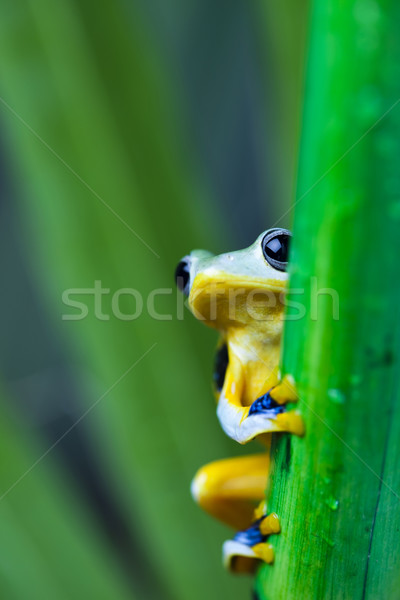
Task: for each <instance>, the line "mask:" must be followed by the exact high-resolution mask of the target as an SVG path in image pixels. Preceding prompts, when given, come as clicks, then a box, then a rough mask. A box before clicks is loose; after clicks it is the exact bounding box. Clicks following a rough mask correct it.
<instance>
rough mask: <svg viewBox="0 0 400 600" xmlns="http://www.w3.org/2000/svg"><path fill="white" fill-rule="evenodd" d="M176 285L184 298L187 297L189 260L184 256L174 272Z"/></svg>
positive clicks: (188, 290)
mask: <svg viewBox="0 0 400 600" xmlns="http://www.w3.org/2000/svg"><path fill="white" fill-rule="evenodd" d="M175 281H176V285H177V287H178V289H179V290H181V292H183V293H184V294H185V296H189V292H190V258H189V257H188V256H186V257H185V258H183V259H182V260H181V262H180V263H178V266H177V267H176V270H175Z"/></svg>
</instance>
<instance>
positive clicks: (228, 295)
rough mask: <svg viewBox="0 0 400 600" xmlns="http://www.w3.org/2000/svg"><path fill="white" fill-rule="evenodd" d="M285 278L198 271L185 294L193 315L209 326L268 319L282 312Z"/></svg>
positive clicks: (216, 326) (217, 326)
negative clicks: (187, 295) (187, 293)
mask: <svg viewBox="0 0 400 600" xmlns="http://www.w3.org/2000/svg"><path fill="white" fill-rule="evenodd" d="M285 291H286V281H285V280H282V279H278V278H277V279H268V280H267V279H263V278H256V277H249V276H245V277H243V276H240V275H232V274H229V273H224V272H219V273H216V272H213V273H212V274H210V275H208V274H206V273H198V274H197V275H196V277H195V279H194V281H193V283H192V286H191V289H190V294H189V306H190V309H191V311H192V312H193V314H194V316H195V317H196V318H197V319H199V320H201V321H205V322H206V324H207V325H210V326H211V327H215V328H220V327H221V326H227V325H234V324H237V325H240V324H245V323H248V322H249V321H263V320H264V321H268V320H271V318H274V315H276V314H278V313H281V312H282V311H283V306H284V299H285Z"/></svg>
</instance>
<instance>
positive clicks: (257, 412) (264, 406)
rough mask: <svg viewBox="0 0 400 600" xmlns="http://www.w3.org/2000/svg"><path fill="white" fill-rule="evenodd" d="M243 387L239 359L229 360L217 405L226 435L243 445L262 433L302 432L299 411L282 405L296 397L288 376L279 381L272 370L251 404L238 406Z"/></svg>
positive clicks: (242, 374)
mask: <svg viewBox="0 0 400 600" xmlns="http://www.w3.org/2000/svg"><path fill="white" fill-rule="evenodd" d="M243 388H244V371H243V367H242V365H241V364H240V361H239V360H237V359H236V360H235V359H233V360H231V361H230V362H229V366H228V368H227V371H226V376H225V382H224V386H223V389H222V391H221V394H220V397H219V400H218V407H217V415H218V418H219V420H220V423H221V426H222V428H223V430H224V431H225V433H226V434H227V435H228V436H229V437H231V438H232V439H234V440H236V441H237V442H239V443H240V444H245V443H247V442H249V441H250V440H252V439H254V438H255V437H257V436H259V435H262V434H263V433H274V432H289V433H294V434H296V435H303V434H304V424H303V420H302V418H301V416H300V414H299V412H298V411H297V410H295V409H291V410H286V407H285V404H287V403H289V402H295V401H296V400H297V395H296V391H295V387H294V382H293V381H292V380H291V379H290V378H289V377H287V376H285V377H284V379H283V380H282V381H281V382H279V380H278V378H277V375H276V373H272V374H271V376H270V378H269V380H268V381H267V382H266V385H265V388H266V389H265V390H263V393H262V394H261V395H260V397H259V398H257V399H256V400H255V401H254V402H253V404H252V405H251V406H243V405H242V401H241V400H242V396H243ZM267 390H268V391H267Z"/></svg>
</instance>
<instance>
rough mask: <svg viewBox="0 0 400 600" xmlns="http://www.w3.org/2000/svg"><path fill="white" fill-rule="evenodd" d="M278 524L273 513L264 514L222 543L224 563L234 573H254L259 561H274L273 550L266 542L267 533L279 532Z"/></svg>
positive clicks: (269, 562)
mask: <svg viewBox="0 0 400 600" xmlns="http://www.w3.org/2000/svg"><path fill="white" fill-rule="evenodd" d="M279 531H280V525H279V519H278V516H277V515H276V514H275V513H272V514H271V515H264V516H263V517H261V518H260V519H258V520H257V521H255V522H254V523H253V524H252V525H250V527H248V528H247V529H245V530H244V531H239V532H238V533H237V534H236V535H235V537H234V538H233V540H228V541H226V542H225V543H224V545H223V550H222V552H223V561H224V565H225V567H226V568H227V569H229V570H230V571H233V572H234V573H254V571H255V569H256V568H257V566H258V565H259V564H260V562H265V563H267V564H271V563H273V562H274V550H273V547H272V545H271V544H269V543H268V542H267V538H268V535H270V534H272V533H279Z"/></svg>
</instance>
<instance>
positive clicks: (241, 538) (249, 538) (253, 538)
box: [233, 517, 267, 547]
mask: <svg viewBox="0 0 400 600" xmlns="http://www.w3.org/2000/svg"><path fill="white" fill-rule="evenodd" d="M263 519H264V517H261V519H258V521H255V522H254V523H253V524H252V525H250V527H248V528H247V529H245V530H244V531H239V532H238V533H237V534H236V535H235V537H234V538H233V539H234V541H235V542H240V543H241V544H244V545H245V546H250V547H252V546H255V545H256V544H262V543H263V542H265V540H266V539H267V536H266V535H263V534H262V533H261V531H260V523H261V521H262V520H263Z"/></svg>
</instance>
